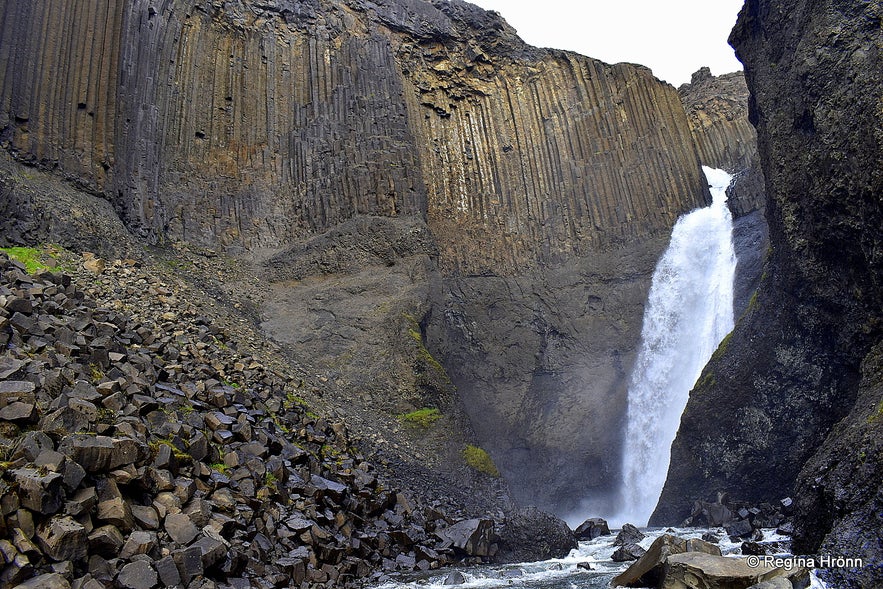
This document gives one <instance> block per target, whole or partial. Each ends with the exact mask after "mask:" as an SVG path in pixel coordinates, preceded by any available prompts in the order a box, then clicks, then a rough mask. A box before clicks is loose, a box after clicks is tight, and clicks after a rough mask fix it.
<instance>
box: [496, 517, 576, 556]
mask: <svg viewBox="0 0 883 589" xmlns="http://www.w3.org/2000/svg"><path fill="white" fill-rule="evenodd" d="M577 546H578V543H577V540H576V537H574V535H573V532H571V531H570V528H569V527H568V526H567V523H566V522H564V520H562V519H560V518H558V517H556V516H554V515H552V514H549V513H546V512H544V511H541V510H539V509H537V508H535V507H528V508H525V509H519V510H516V511H513V512H511V513H510V514H509V515H508V517H507V518H506V521H505V522H504V523H503V525H502V526H501V528H500V532H499V550H498V552H497V554H496V555H494V562H498V563H508V562H530V561H536V560H548V559H550V558H563V557H565V556H567V555H568V553H570V551H571V550H573V549H574V548H577Z"/></svg>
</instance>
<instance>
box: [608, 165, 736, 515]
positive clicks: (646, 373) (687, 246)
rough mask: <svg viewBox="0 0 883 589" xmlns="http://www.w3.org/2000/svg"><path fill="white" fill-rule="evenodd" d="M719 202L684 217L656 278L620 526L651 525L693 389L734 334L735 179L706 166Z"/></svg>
mask: <svg viewBox="0 0 883 589" xmlns="http://www.w3.org/2000/svg"><path fill="white" fill-rule="evenodd" d="M702 170H703V171H704V172H705V177H706V179H707V180H708V184H709V187H710V188H711V194H712V197H713V202H712V204H711V206H709V207H706V208H703V209H697V210H695V211H692V212H691V213H689V214H687V215H684V216H682V217H681V218H680V219H678V221H677V223H676V224H675V226H674V229H673V230H672V235H671V242H670V243H669V246H668V249H667V250H666V251H665V254H663V256H662V259H660V261H659V263H658V264H657V266H656V270H655V271H654V272H653V283H652V286H651V287H650V296H649V299H648V301H647V306H646V308H645V309H644V324H643V327H642V331H641V349H640V351H639V352H638V357H637V359H636V361H635V367H634V370H633V372H632V376H631V381H630V383H629V392H628V426H627V429H626V441H625V452H624V455H623V486H622V501H623V506H622V509H621V511H620V514H619V516H618V517H617V518H615V519H616V520H618V521H619V522H620V523H621V522H626V521H628V522H631V523H634V524H637V525H646V523H647V520H648V519H649V518H650V515H651V514H652V512H653V509H654V508H655V507H656V502H657V500H658V499H659V494H660V493H661V491H662V486H663V485H664V484H665V477H666V474H667V472H668V463H669V458H670V454H671V443H672V441H673V440H674V438H675V434H676V433H677V430H678V424H679V423H680V419H681V414H682V413H683V411H684V407H686V405H687V398H688V396H689V392H690V389H692V388H693V385H694V384H695V383H696V379H697V378H699V375H700V373H701V372H702V368H703V367H704V366H705V364H706V363H707V362H708V360H709V358H711V354H712V353H713V352H714V350H715V349H717V346H718V344H720V342H721V340H722V339H723V338H724V337H725V336H726V335H727V334H728V333H729V332H730V331H731V330H732V329H733V276H734V274H735V270H736V254H735V252H734V250H733V219H732V217H731V215H730V211H729V209H728V208H727V204H726V202H727V195H726V189H727V187H728V186H729V185H730V181H731V180H732V176H730V175H729V174H727V173H726V172H724V171H723V170H716V169H713V168H708V167H705V166H703V168H702Z"/></svg>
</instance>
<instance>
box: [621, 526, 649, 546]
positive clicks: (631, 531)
mask: <svg viewBox="0 0 883 589" xmlns="http://www.w3.org/2000/svg"><path fill="white" fill-rule="evenodd" d="M645 537H646V536H645V535H644V533H643V532H641V530H639V529H638V528H636V527H635V526H633V525H632V524H623V525H622V530H620V532H619V534H617V535H616V538H615V539H614V540H613V545H614V546H625V545H627V544H637V543H638V542H640V541H641V540H643V539H644V538H645Z"/></svg>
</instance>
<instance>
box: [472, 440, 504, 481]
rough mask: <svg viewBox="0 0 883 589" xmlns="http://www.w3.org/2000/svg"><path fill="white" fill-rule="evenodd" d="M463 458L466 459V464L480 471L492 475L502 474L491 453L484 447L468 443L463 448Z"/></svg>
mask: <svg viewBox="0 0 883 589" xmlns="http://www.w3.org/2000/svg"><path fill="white" fill-rule="evenodd" d="M463 458H464V459H465V460H466V464H468V465H469V466H471V467H472V468H474V469H475V470H477V471H479V472H483V473H484V474H486V475H490V476H492V477H498V476H500V471H499V470H497V465H496V464H494V461H493V460H492V459H491V455H490V454H488V453H487V452H486V451H485V450H484V449H483V448H479V447H478V446H473V445H472V444H467V445H466V448H464V449H463Z"/></svg>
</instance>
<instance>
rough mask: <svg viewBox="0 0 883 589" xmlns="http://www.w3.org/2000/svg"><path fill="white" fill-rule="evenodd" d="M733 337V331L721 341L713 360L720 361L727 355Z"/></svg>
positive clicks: (712, 357) (712, 356)
mask: <svg viewBox="0 0 883 589" xmlns="http://www.w3.org/2000/svg"><path fill="white" fill-rule="evenodd" d="M732 337H733V332H732V331H731V332H730V333H728V334H727V336H726V337H725V338H724V339H722V340H721V343H720V345H719V346H718V347H717V349H716V350H715V351H714V354H712V355H711V359H712V360H718V359H720V357H721V356H723V355H724V354H726V352H727V347H728V346H729V345H730V338H732Z"/></svg>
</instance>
